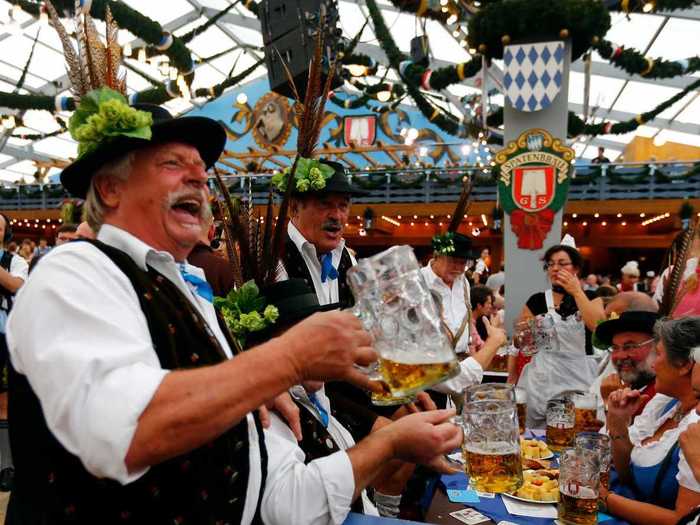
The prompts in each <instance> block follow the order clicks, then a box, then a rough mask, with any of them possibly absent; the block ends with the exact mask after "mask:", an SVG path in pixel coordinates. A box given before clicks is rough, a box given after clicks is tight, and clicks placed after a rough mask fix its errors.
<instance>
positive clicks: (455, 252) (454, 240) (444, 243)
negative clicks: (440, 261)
mask: <svg viewBox="0 0 700 525" xmlns="http://www.w3.org/2000/svg"><path fill="white" fill-rule="evenodd" d="M448 246H449V248H447V247H448ZM433 250H434V251H435V252H436V253H437V254H438V255H445V256H448V257H455V258H458V259H476V258H477V256H478V255H477V253H476V252H475V251H474V249H473V248H472V240H471V239H470V238H469V237H467V236H466V235H463V234H461V233H457V232H454V233H442V234H439V235H436V236H435V237H433Z"/></svg>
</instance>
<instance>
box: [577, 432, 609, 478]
mask: <svg viewBox="0 0 700 525" xmlns="http://www.w3.org/2000/svg"><path fill="white" fill-rule="evenodd" d="M576 448H579V449H586V450H593V451H594V452H595V453H596V454H598V464H599V465H600V486H601V487H604V488H606V489H609V488H610V465H611V463H612V448H611V446H610V436H607V435H605V434H599V433H598V432H581V433H580V434H577V435H576Z"/></svg>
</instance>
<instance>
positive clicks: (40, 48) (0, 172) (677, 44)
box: [0, 0, 700, 182]
mask: <svg viewBox="0 0 700 525" xmlns="http://www.w3.org/2000/svg"><path fill="white" fill-rule="evenodd" d="M124 1H125V3H126V4H128V5H129V6H130V7H132V8H134V9H136V10H138V11H140V12H141V13H143V14H144V15H146V16H148V17H150V18H152V19H154V20H156V21H158V22H159V23H160V24H161V25H162V26H163V27H164V28H165V30H167V31H171V32H173V33H175V34H176V35H183V34H185V33H187V32H188V31H189V30H191V29H193V28H195V27H198V26H199V25H201V24H202V23H204V22H205V21H206V20H207V19H208V18H210V17H211V16H213V15H214V14H216V13H217V12H219V11H220V10H223V9H226V8H227V7H229V6H230V3H232V1H233V0H168V1H167V9H163V5H164V4H165V2H160V1H158V2H142V1H136V0H124ZM379 5H380V6H381V8H382V10H383V11H384V16H385V19H386V21H387V24H388V25H389V26H390V28H391V32H392V34H393V36H394V38H395V40H396V42H397V43H398V44H399V46H400V48H401V49H402V50H403V51H406V52H407V51H408V50H409V43H410V42H409V41H410V38H411V37H412V36H414V35H416V34H418V33H420V32H421V31H422V29H421V24H420V23H417V22H416V19H415V17H414V16H413V15H411V14H406V13H400V12H398V11H397V9H396V8H395V7H393V6H392V5H391V4H390V3H389V2H388V1H386V0H384V1H380V2H379ZM10 9H11V4H9V3H8V2H6V1H5V0H0V46H2V47H1V49H3V50H4V51H5V52H3V53H2V54H0V90H4V91H12V90H13V89H14V86H15V84H16V83H17V80H18V79H19V77H20V75H21V72H22V69H23V68H24V65H25V64H26V61H27V58H28V56H29V53H30V50H31V47H32V42H33V40H34V38H35V36H36V34H37V31H39V39H38V45H37V47H36V50H35V53H34V57H33V59H32V62H31V65H30V68H29V72H28V75H27V78H26V82H25V85H24V89H23V90H21V91H20V92H21V93H35V94H39V93H42V94H47V95H51V96H55V95H57V94H60V93H66V92H67V89H68V84H67V80H66V74H65V68H64V65H63V58H62V55H61V52H60V43H59V40H58V37H57V36H56V34H55V32H54V31H53V29H51V28H50V27H48V26H45V25H42V24H41V23H40V22H39V21H36V20H34V19H33V18H32V17H31V16H29V15H27V14H26V13H24V12H19V13H18V14H17V16H16V17H15V22H11V21H10V19H9V16H8V13H9V12H10ZM339 9H340V15H341V27H342V29H343V35H344V36H345V37H347V38H353V37H354V36H355V35H356V33H357V32H358V31H359V30H360V29H361V27H362V25H363V24H364V21H365V14H366V12H367V10H366V7H365V5H364V1H363V0H357V1H353V0H347V1H346V0H339ZM102 26H103V24H102V23H101V22H99V23H98V28H99V29H100V30H102ZM425 29H426V31H427V34H428V36H429V38H430V45H431V48H432V50H433V65H434V67H439V66H441V65H446V64H450V63H457V62H461V61H465V60H468V56H469V55H468V53H467V52H466V50H465V49H464V48H462V47H461V46H460V45H459V43H458V42H457V41H456V40H455V39H454V38H453V36H452V34H451V33H450V32H449V31H448V30H446V29H445V28H443V27H442V26H441V25H440V24H439V23H437V22H434V21H427V23H426V24H425ZM699 32H700V7H695V8H693V9H688V10H685V11H677V12H672V13H667V14H666V13H657V14H655V15H642V14H632V15H630V16H629V17H627V16H625V15H622V14H617V13H613V14H612V28H611V30H610V31H609V32H608V34H607V38H608V39H609V40H610V41H612V42H614V43H616V44H624V45H625V47H635V48H637V49H640V50H646V49H648V53H647V54H648V55H649V56H654V57H663V58H665V59H668V60H674V59H681V58H685V57H689V56H696V55H700V39H698V38H696V36H697V34H698V33H699ZM119 40H120V43H122V44H126V43H127V42H132V43H133V44H134V45H136V44H138V41H137V40H136V39H135V37H134V36H133V35H132V34H131V33H129V32H127V31H124V30H120V32H119ZM261 46H262V38H261V35H260V23H259V22H258V20H257V18H256V17H255V16H254V15H253V14H252V13H250V12H249V11H248V10H246V9H245V8H244V7H243V6H242V5H241V4H240V3H239V4H238V5H236V6H234V7H233V8H232V9H231V10H230V11H229V12H228V13H227V14H226V15H224V16H223V17H222V18H221V19H220V20H218V22H217V23H216V25H214V26H213V27H211V28H209V29H208V30H207V31H205V32H203V33H202V34H200V35H198V36H196V37H195V38H194V39H193V40H192V41H191V42H189V44H188V48H189V49H190V51H191V52H192V53H193V55H194V56H195V58H208V57H211V56H212V55H216V54H220V56H218V58H216V59H215V60H212V61H211V62H209V63H207V64H205V65H201V66H199V67H198V68H197V70H196V74H195V79H194V83H193V87H194V88H197V87H208V86H211V85H213V84H216V83H219V82H221V81H223V80H224V79H225V78H226V77H227V76H228V75H229V74H231V75H235V74H237V73H239V72H241V71H243V70H245V69H246V68H248V67H249V66H251V65H252V64H253V63H255V62H256V61H257V60H258V59H259V58H260V57H261V56H262V51H261ZM7 50H11V52H7ZM358 51H360V52H362V53H365V54H367V55H370V56H372V57H375V58H377V59H378V60H379V62H380V63H381V64H386V63H387V60H386V57H385V56H384V53H383V52H382V50H381V49H380V47H379V44H378V42H377V39H376V38H375V36H374V34H373V32H372V29H371V27H370V26H368V27H367V28H365V30H364V33H363V35H362V38H361V43H360V45H359V46H358ZM128 63H129V65H130V66H131V68H132V69H133V70H129V71H128V72H127V79H128V89H129V91H130V92H133V91H139V90H143V89H145V88H147V87H149V86H150V83H149V82H148V80H146V78H148V77H151V78H156V79H159V80H160V79H162V76H161V75H160V72H159V71H158V68H157V67H155V66H151V65H150V64H144V63H141V62H138V61H137V60H134V59H129V60H128ZM134 70H137V71H141V72H143V73H144V76H141V75H139V74H138V73H136V72H135V71H134ZM583 71H584V66H583V63H582V62H581V61H580V60H579V61H578V62H576V63H575V64H574V65H573V67H572V75H571V82H570V87H569V105H570V109H571V110H572V111H575V112H577V113H578V114H579V115H580V114H581V113H582V111H583V86H584V73H583ZM384 73H385V70H384V69H383V68H381V67H380V68H379V71H378V72H377V75H378V77H379V76H382V75H383V74H384ZM261 75H265V69H264V67H261V68H259V69H258V70H256V71H255V73H253V75H252V76H251V77H249V78H248V79H247V81H250V80H253V79H255V78H258V77H260V76H261ZM694 76H695V77H697V76H700V75H699V74H698V73H696V74H695V75H694ZM387 79H388V80H391V79H396V76H395V74H394V72H393V71H392V72H389V75H387ZM692 80H694V79H693V78H691V77H679V78H671V79H666V80H648V79H643V78H641V77H630V76H629V75H627V74H626V73H625V72H623V71H622V70H619V69H616V68H614V67H613V66H611V65H610V64H609V63H607V62H606V61H604V60H603V59H602V58H600V57H599V56H597V54H595V53H594V54H593V64H592V79H591V94H590V101H591V105H592V106H593V107H594V108H595V114H594V115H595V117H598V118H603V117H607V118H608V119H610V120H625V119H628V118H630V117H632V116H634V115H635V114H637V113H639V112H642V111H646V110H648V109H650V108H652V107H654V106H655V105H657V104H659V103H660V102H662V101H663V100H665V99H666V98H668V97H670V96H672V95H673V94H675V93H677V92H678V91H680V89H682V88H683V87H684V86H685V85H687V84H689V83H690V82H691V81H692ZM231 89H236V88H231ZM348 90H349V91H351V92H352V88H348ZM448 91H449V94H448V95H449V96H448V97H447V98H448V99H449V100H450V101H451V102H454V101H458V100H459V98H460V97H463V96H464V95H466V94H469V93H475V92H477V90H476V88H474V87H473V85H470V83H469V82H465V83H463V84H461V85H454V86H451V87H450V88H448ZM615 100H617V102H615V104H614V105H613V102H614V101H615ZM502 101H503V98H502V96H497V97H495V102H496V103H500V104H502ZM195 102H196V101H195ZM165 106H166V107H167V108H168V109H169V110H170V111H171V112H174V113H183V112H186V111H188V110H189V109H191V108H192V103H191V102H188V101H185V100H183V99H175V100H172V101H170V102H168V103H166V104H165ZM453 109H454V108H453ZM10 113H12V111H8V110H7V108H0V114H10ZM61 116H62V117H64V118H67V117H68V114H63V115H61ZM24 122H25V126H26V130H27V133H31V134H35V133H49V132H52V131H55V130H56V123H55V120H54V119H53V118H51V117H50V115H48V114H47V113H46V112H41V111H28V112H26V113H25V114H24ZM657 134H658V135H659V137H660V138H663V139H665V140H673V141H677V142H681V143H686V144H691V145H694V146H698V145H700V140H699V139H698V136H700V97H699V96H698V92H697V91H696V92H691V93H689V94H688V95H687V96H686V97H685V98H684V99H683V100H681V101H680V102H679V103H677V104H675V105H674V106H673V107H671V108H669V109H668V110H666V111H665V112H664V113H662V114H661V116H660V118H659V119H657V120H656V121H653V122H650V123H649V124H648V125H645V126H641V127H640V128H639V129H638V130H637V131H636V132H634V133H629V134H627V135H621V136H601V137H597V138H593V139H591V140H587V139H586V140H584V141H577V142H576V143H575V144H573V146H574V148H575V149H576V152H577V154H578V155H579V156H580V157H582V158H584V159H585V158H591V157H593V156H595V155H596V146H598V145H603V146H605V147H606V149H607V150H608V151H607V154H608V156H611V157H616V156H617V155H618V154H619V153H621V152H622V150H623V149H624V147H625V145H626V144H627V143H628V142H629V141H630V140H632V139H633V138H634V137H635V136H636V135H641V136H645V137H653V136H655V135H657ZM0 144H1V142H0ZM76 149H77V148H76V145H75V143H74V142H73V141H72V139H71V138H70V136H69V135H68V133H63V134H60V135H57V136H54V137H50V138H45V139H43V140H38V141H28V140H22V139H20V138H14V137H13V138H10V139H8V140H7V142H6V143H5V145H4V147H3V148H2V151H1V152H0V181H8V182H15V181H17V180H20V179H22V178H23V177H27V180H29V179H30V178H31V174H32V173H33V171H34V170H33V168H32V162H31V161H32V160H38V161H44V162H45V161H47V160H50V159H58V160H64V161H65V160H66V159H69V158H70V157H72V156H74V155H75V154H76Z"/></svg>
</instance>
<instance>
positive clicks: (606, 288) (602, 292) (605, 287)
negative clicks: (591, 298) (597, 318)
mask: <svg viewBox="0 0 700 525" xmlns="http://www.w3.org/2000/svg"><path fill="white" fill-rule="evenodd" d="M617 294H618V290H617V288H615V287H614V286H610V285H609V284H601V285H600V286H599V287H598V289H597V290H596V296H597V297H600V299H601V300H602V301H603V305H604V306H607V305H608V304H610V302H611V301H612V300H613V299H614V298H615V296H616V295H617Z"/></svg>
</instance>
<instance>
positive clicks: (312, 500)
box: [263, 385, 379, 525]
mask: <svg viewBox="0 0 700 525" xmlns="http://www.w3.org/2000/svg"><path fill="white" fill-rule="evenodd" d="M290 393H291V394H292V396H294V398H295V399H297V400H299V402H300V403H301V404H302V405H303V406H304V407H305V408H306V410H308V411H309V412H311V414H313V415H314V417H315V418H316V419H318V420H319V421H320V420H321V417H320V415H319V413H318V410H317V408H316V407H315V406H314V405H313V404H312V403H311V401H310V400H309V398H308V395H307V394H306V391H305V390H304V387H302V386H301V385H297V386H295V387H293V388H292V389H291V392H290ZM316 397H317V399H318V401H319V402H320V403H321V406H323V407H324V409H325V410H326V412H327V413H328V427H327V430H328V433H329V434H330V435H331V437H332V438H333V440H334V441H335V443H336V445H338V447H339V448H340V449H341V450H339V451H337V452H334V453H333V454H330V455H329V456H326V457H324V458H319V459H315V460H313V461H311V462H310V463H308V464H306V465H305V464H304V458H305V454H304V451H303V450H302V449H301V448H300V447H299V445H298V444H297V440H296V438H295V437H294V434H293V433H292V431H291V430H290V429H289V427H288V426H287V424H286V423H285V422H284V421H282V419H280V417H279V416H277V414H275V413H272V414H271V418H270V419H271V424H270V428H268V429H265V441H266V442H268V443H269V442H270V441H271V440H272V439H273V436H274V439H275V440H284V441H286V442H287V444H288V446H293V447H294V451H293V460H294V465H293V466H290V467H288V468H289V469H290V470H291V471H292V472H293V475H288V474H285V473H284V472H270V474H269V476H268V480H267V484H268V485H270V489H271V490H270V491H269V496H266V497H269V498H270V499H271V501H263V509H266V510H265V512H263V521H265V522H266V523H268V522H269V521H268V520H277V521H284V519H286V520H287V522H288V523H304V524H305V525H307V524H308V525H322V524H323V525H325V524H331V523H332V524H334V525H336V524H341V523H343V521H345V519H346V518H347V515H348V512H350V505H351V504H352V496H353V493H354V491H355V480H354V474H353V471H352V464H351V463H350V458H349V457H348V455H347V453H346V452H345V450H347V449H349V448H351V447H353V446H354V445H355V440H354V439H353V438H352V436H351V435H350V432H348V431H347V430H346V429H345V428H344V427H343V425H341V424H340V422H339V421H338V420H337V419H335V418H334V417H333V415H332V414H331V409H330V403H329V401H328V398H327V397H326V396H325V394H324V393H323V392H322V391H318V392H316ZM302 410H304V409H302ZM286 453H287V454H289V450H288V449H287V450H286ZM268 454H270V456H271V457H272V455H276V454H277V451H276V450H273V449H272V447H271V449H270V450H269V451H268ZM266 494H268V491H266ZM286 494H289V497H291V496H292V495H297V496H296V497H300V498H302V499H303V500H304V502H305V504H304V508H301V507H292V508H290V507H289V506H288V505H285V504H284V502H285V497H287V496H285V495H286ZM361 497H362V503H363V506H364V513H365V514H368V515H373V516H378V515H379V512H377V509H376V508H375V507H374V505H373V504H372V502H371V501H370V500H369V498H368V497H367V494H366V492H365V491H364V490H363V491H362V496H361ZM327 508H328V509H329V510H327Z"/></svg>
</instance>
